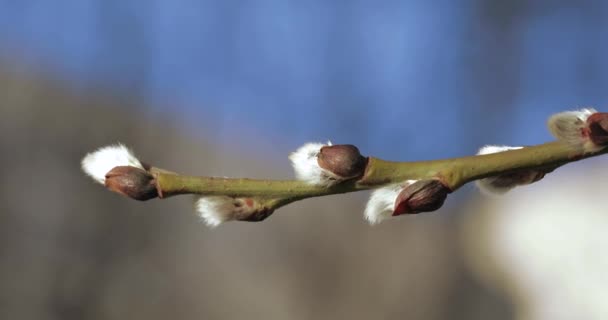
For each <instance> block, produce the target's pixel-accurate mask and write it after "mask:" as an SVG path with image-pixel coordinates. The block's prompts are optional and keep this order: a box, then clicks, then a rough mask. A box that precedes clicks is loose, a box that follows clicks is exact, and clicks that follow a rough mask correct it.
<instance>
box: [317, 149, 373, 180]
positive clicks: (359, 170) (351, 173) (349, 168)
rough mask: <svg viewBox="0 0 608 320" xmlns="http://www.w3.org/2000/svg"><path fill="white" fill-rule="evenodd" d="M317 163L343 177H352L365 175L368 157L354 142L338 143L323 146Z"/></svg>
mask: <svg viewBox="0 0 608 320" xmlns="http://www.w3.org/2000/svg"><path fill="white" fill-rule="evenodd" d="M317 163H318V164H319V166H320V167H321V168H323V169H325V170H328V171H330V172H332V173H333V174H335V175H337V176H339V177H340V178H342V179H352V178H357V177H360V176H362V175H363V173H364V171H365V166H366V165H367V158H366V157H363V156H362V155H361V153H360V152H359V149H358V148H357V147H355V146H353V145H352V144H338V145H333V146H324V147H322V148H321V150H320V151H319V154H318V155H317Z"/></svg>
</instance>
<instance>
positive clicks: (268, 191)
mask: <svg viewBox="0 0 608 320" xmlns="http://www.w3.org/2000/svg"><path fill="white" fill-rule="evenodd" d="M606 152H608V150H607V149H606V148H604V149H601V150H598V151H595V152H587V153H585V152H584V151H583V150H582V149H581V148H577V147H575V146H571V145H568V144H565V143H562V142H559V141H555V142H551V143H546V144H542V145H537V146H530V147H525V148H522V149H519V150H511V151H505V152H500V153H494V154H488V155H477V156H468V157H461V158H452V159H444V160H433V161H416V162H393V161H386V160H382V159H379V158H374V157H369V160H368V162H367V166H366V168H365V173H364V175H363V176H362V177H361V178H360V179H358V180H355V181H345V182H344V183H341V184H338V185H335V186H331V187H328V188H326V187H319V186H314V185H310V184H308V183H306V182H304V181H298V180H256V179H246V178H238V179H233V178H216V177H195V176H186V175H180V174H174V173H166V172H163V170H160V169H158V168H151V170H150V171H151V172H152V173H153V175H154V177H155V179H156V187H157V190H158V194H159V198H166V197H170V196H174V195H181V194H197V195H203V196H213V195H224V196H230V197H260V198H266V199H277V200H275V201H273V202H272V204H271V205H272V207H273V208H274V209H276V208H278V207H280V206H284V205H286V204H289V203H291V202H294V201H297V200H302V199H306V198H312V197H320V196H327V195H334V194H341V193H348V192H356V191H362V190H368V189H375V188H378V187H382V186H386V185H389V184H394V183H399V182H402V181H404V180H430V179H438V180H440V181H441V182H443V183H444V185H445V186H447V187H448V188H449V189H450V190H451V191H455V190H457V189H458V188H460V187H461V186H462V185H464V184H466V183H467V182H471V181H474V180H477V179H482V178H485V177H490V176H499V175H504V174H509V173H511V172H515V171H520V170H553V169H554V168H557V167H560V166H562V165H564V164H567V163H570V162H574V161H578V160H582V159H586V158H590V157H595V156H599V155H602V154H605V153H606ZM279 199H280V201H279Z"/></svg>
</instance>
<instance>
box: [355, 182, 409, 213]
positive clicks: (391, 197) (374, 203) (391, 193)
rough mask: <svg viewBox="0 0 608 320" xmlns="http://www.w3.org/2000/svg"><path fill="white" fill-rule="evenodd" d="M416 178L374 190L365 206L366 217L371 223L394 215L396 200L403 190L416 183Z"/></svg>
mask: <svg viewBox="0 0 608 320" xmlns="http://www.w3.org/2000/svg"><path fill="white" fill-rule="evenodd" d="M415 182H416V180H407V181H405V183H399V184H393V185H390V186H387V187H384V188H380V189H376V190H374V191H373V192H372V194H371V196H370V198H369V201H367V205H366V206H365V219H367V221H368V222H369V223H370V224H378V223H380V222H382V221H384V220H386V219H388V218H391V217H392V216H393V211H395V201H396V200H397V196H399V193H401V191H402V190H403V189H404V188H405V187H407V186H409V185H411V184H413V183H415Z"/></svg>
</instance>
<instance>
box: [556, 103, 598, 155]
mask: <svg viewBox="0 0 608 320" xmlns="http://www.w3.org/2000/svg"><path fill="white" fill-rule="evenodd" d="M596 112H597V111H596V110H595V109H593V108H586V109H581V110H576V111H564V112H560V113H557V114H554V115H552V116H551V117H550V118H549V120H548V122H547V126H548V127H549V131H550V132H551V134H552V135H553V136H554V137H555V138H557V139H558V140H560V141H564V142H566V143H568V144H570V145H573V146H583V145H584V144H585V142H586V138H585V136H584V135H583V129H584V128H585V127H586V125H587V123H586V121H587V118H589V116H590V115H592V114H594V113H596Z"/></svg>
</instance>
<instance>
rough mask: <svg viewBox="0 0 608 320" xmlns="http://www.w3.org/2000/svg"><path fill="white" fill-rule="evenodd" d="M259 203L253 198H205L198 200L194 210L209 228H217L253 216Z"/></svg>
mask: <svg viewBox="0 0 608 320" xmlns="http://www.w3.org/2000/svg"><path fill="white" fill-rule="evenodd" d="M257 205H258V203H257V201H256V200H254V199H251V198H233V197H228V196H203V197H198V198H197V199H196V203H195V205H194V208H195V210H196V212H197V213H198V215H199V216H200V217H201V218H202V219H203V221H204V222H205V224H206V225H208V226H209V227H217V226H219V225H220V224H222V223H223V222H226V221H232V220H241V219H243V218H247V217H249V216H250V215H251V214H253V213H254V212H255V211H256V210H258V209H259V208H257Z"/></svg>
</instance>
